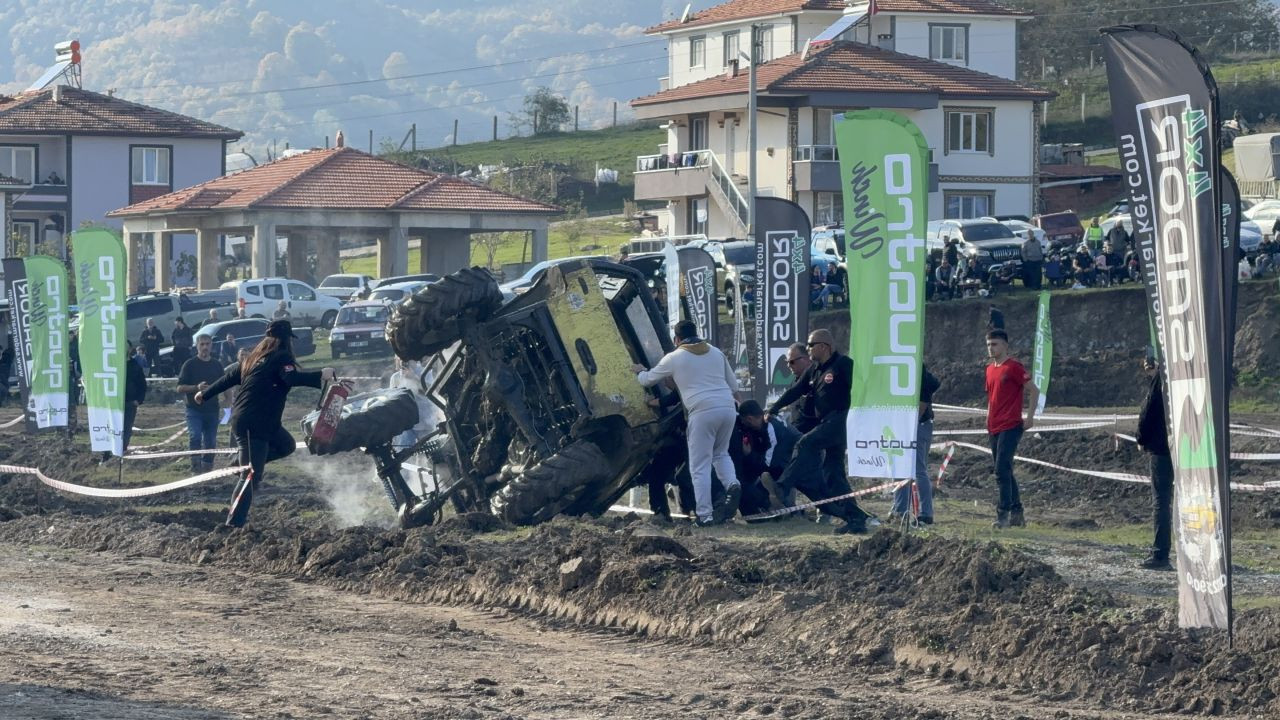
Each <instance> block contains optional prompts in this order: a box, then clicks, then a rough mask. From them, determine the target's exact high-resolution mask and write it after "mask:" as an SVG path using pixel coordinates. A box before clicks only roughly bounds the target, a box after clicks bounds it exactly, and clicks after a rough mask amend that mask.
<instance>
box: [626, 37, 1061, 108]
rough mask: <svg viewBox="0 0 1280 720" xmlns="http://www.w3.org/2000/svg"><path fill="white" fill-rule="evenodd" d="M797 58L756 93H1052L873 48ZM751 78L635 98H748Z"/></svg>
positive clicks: (773, 68)
mask: <svg viewBox="0 0 1280 720" xmlns="http://www.w3.org/2000/svg"><path fill="white" fill-rule="evenodd" d="M801 55H802V53H793V54H791V55H787V56H785V57H781V58H778V59H777V60H773V61H771V62H768V63H764V64H762V65H761V66H760V67H759V68H757V70H756V90H757V92H760V93H765V94H769V95H803V94H807V93H811V92H896V93H937V94H939V95H941V96H943V97H987V98H1016V99H1028V100H1047V99H1049V98H1051V97H1054V93H1052V92H1050V91H1048V90H1042V89H1040V88H1037V87H1033V86H1031V85H1024V84H1022V83H1019V82H1014V81H1013V80H1007V79H1005V78H1002V77H997V76H995V75H988V74H986V73H981V72H978V71H976V70H970V69H969V68H965V67H959V66H957V65H949V64H947V63H941V62H937V61H934V60H929V59H927V58H922V57H918V56H915V55H906V54H904V53H899V52H894V51H892V50H882V49H880V48H877V47H873V46H871V45H865V44H863V43H853V42H836V43H831V44H830V45H829V46H826V47H823V48H822V49H820V50H817V51H814V50H812V49H811V50H810V51H809V58H808V60H802V59H801ZM747 90H748V88H747V73H746V72H745V71H739V72H738V74H737V76H736V77H734V76H730V75H729V74H728V73H726V74H724V75H719V76H716V77H713V78H707V79H706V80H700V81H698V82H694V83H689V84H688V85H681V86H680V87H677V88H672V89H670V90H664V91H663V92H660V93H657V94H654V95H647V96H645V97H642V98H636V99H635V100H632V101H631V104H632V105H633V106H636V107H641V106H645V105H656V104H659V103H665V102H673V101H676V100H692V99H697V98H706V97H715V96H719V95H737V94H745V93H746V92H747Z"/></svg>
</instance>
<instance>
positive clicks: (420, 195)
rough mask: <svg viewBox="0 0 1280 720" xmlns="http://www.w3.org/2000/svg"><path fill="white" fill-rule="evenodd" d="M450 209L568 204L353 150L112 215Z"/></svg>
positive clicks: (254, 171)
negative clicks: (231, 211)
mask: <svg viewBox="0 0 1280 720" xmlns="http://www.w3.org/2000/svg"><path fill="white" fill-rule="evenodd" d="M254 209H285V210H321V209H323V210H375V211H376V210H446V211H456V212H496V213H534V214H540V215H555V214H558V213H560V212H561V210H560V208H557V207H555V206H553V205H546V204H544V203H540V202H537V201H534V200H528V199H526V198H522V197H518V196H516V195H510V194H507V193H504V192H499V191H497V190H493V189H491V188H487V187H485V186H483V185H476V184H474V183H471V182H468V181H466V180H463V179H462V178H458V177H453V176H451V175H444V174H441V173H434V172H427V171H425V170H418V169H416V168H411V167H408V166H405V165H400V164H398V163H394V162H391V161H389V160H384V159H382V158H379V157H375V156H373V155H369V154H366V153H363V152H360V151H359V150H355V149H353V148H349V147H340V148H333V149H331V150H311V151H308V152H304V153H299V154H297V155H293V156H290V157H287V158H284V159H281V160H277V161H275V162H273V163H268V164H266V165H261V166H258V167H255V168H250V169H249V170H245V171H243V172H238V173H236V174H234V175H226V176H224V177H220V178H215V179H213V180H210V181H208V182H206V183H202V184H200V185H195V186H193V187H189V188H186V189H185V190H179V191H177V192H172V193H169V194H167V195H161V196H160V197H157V198H153V199H151V200H144V201H143V202H139V203H135V204H133V205H130V206H129V207H126V208H121V209H119V210H113V211H112V212H110V213H107V214H108V215H110V216H112V217H129V216H137V215H148V214H154V213H175V212H201V211H217V210H254Z"/></svg>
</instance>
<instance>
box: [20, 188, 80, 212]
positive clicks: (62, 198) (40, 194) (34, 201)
mask: <svg viewBox="0 0 1280 720" xmlns="http://www.w3.org/2000/svg"><path fill="white" fill-rule="evenodd" d="M70 195H71V188H70V186H68V185H67V184H66V183H60V184H56V183H36V184H35V185H32V186H31V189H30V190H28V191H26V192H25V193H23V194H21V195H19V196H18V197H17V198H15V199H14V203H13V209H14V210H61V209H63V208H65V207H66V205H67V199H68V197H70Z"/></svg>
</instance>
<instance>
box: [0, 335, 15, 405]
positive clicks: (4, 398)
mask: <svg viewBox="0 0 1280 720" xmlns="http://www.w3.org/2000/svg"><path fill="white" fill-rule="evenodd" d="M12 373H13V335H8V336H7V337H5V343H4V350H0V406H3V405H7V404H8V403H9V375H10V374H12Z"/></svg>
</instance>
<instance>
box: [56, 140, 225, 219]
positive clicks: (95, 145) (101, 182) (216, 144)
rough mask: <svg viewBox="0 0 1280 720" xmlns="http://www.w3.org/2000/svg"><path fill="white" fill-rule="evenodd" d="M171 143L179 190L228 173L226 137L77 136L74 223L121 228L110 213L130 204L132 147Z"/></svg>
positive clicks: (73, 150)
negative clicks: (225, 170) (224, 170)
mask: <svg viewBox="0 0 1280 720" xmlns="http://www.w3.org/2000/svg"><path fill="white" fill-rule="evenodd" d="M130 145H169V146H172V148H173V177H172V178H170V179H171V181H172V184H173V189H174V190H181V189H182V188H186V187H191V186H192V185H196V184H198V183H202V182H205V181H206V180H212V179H213V178H216V177H218V176H219V175H221V174H222V159H223V157H224V155H223V147H222V141H221V140H193V139H181V138H129V137H97V136H83V135H82V136H77V137H74V138H72V141H71V185H72V187H71V193H72V199H71V212H72V213H73V217H72V218H71V227H72V228H76V227H79V226H80V224H81V223H82V222H86V221H87V222H92V223H103V224H106V225H110V226H112V227H115V228H119V227H120V225H121V221H120V220H119V219H116V218H108V217H107V216H106V215H107V213H108V212H111V211H112V210H118V209H120V208H122V207H125V206H126V205H128V204H129V184H130V177H129V146H130Z"/></svg>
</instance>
